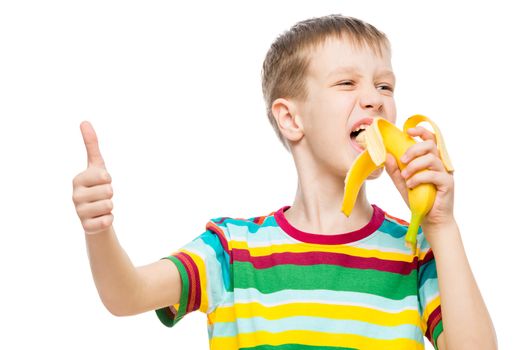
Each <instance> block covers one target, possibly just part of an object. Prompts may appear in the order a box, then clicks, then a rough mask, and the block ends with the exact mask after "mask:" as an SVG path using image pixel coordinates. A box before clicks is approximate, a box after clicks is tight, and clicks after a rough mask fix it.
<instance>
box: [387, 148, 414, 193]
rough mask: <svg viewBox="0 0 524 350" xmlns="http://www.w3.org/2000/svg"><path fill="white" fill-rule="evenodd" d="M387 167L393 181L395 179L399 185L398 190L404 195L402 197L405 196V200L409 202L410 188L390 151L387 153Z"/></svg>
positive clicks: (395, 183)
mask: <svg viewBox="0 0 524 350" xmlns="http://www.w3.org/2000/svg"><path fill="white" fill-rule="evenodd" d="M385 168H386V172H387V173H388V175H389V177H390V178H391V181H393V184H394V185H395V186H396V187H397V189H398V191H399V192H400V195H401V196H402V198H404V201H405V202H406V203H408V198H407V195H408V188H407V186H406V181H405V180H404V178H403V177H402V175H401V174H400V169H399V167H398V164H397V161H396V159H395V157H394V156H393V155H392V154H390V153H387V154H386V163H385Z"/></svg>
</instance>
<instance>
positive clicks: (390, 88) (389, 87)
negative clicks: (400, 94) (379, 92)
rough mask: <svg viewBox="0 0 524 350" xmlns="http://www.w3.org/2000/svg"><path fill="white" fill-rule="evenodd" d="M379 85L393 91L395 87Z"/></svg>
mask: <svg viewBox="0 0 524 350" xmlns="http://www.w3.org/2000/svg"><path fill="white" fill-rule="evenodd" d="M379 87H383V88H385V89H386V90H389V91H393V88H392V87H391V86H389V85H379Z"/></svg>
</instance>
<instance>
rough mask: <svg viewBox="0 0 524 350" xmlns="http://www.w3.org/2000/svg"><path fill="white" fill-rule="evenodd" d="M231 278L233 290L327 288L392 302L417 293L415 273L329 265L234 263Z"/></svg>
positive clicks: (267, 290)
mask: <svg viewBox="0 0 524 350" xmlns="http://www.w3.org/2000/svg"><path fill="white" fill-rule="evenodd" d="M233 275H234V276H237V277H236V278H235V288H253V287H256V288H258V290H259V291H260V292H262V293H274V292H277V291H281V290H285V289H296V290H300V289H305V290H314V289H328V290H334V291H354V292H362V293H368V294H375V295H380V296H384V297H386V298H390V299H395V300H400V299H403V298H405V297H407V296H411V295H416V293H417V270H413V271H411V273H410V274H409V275H401V274H397V273H392V272H385V271H377V270H372V269H355V268H348V267H342V266H336V265H328V264H317V265H310V266H302V265H292V264H285V265H277V266H273V267H270V268H266V269H256V268H254V267H253V265H252V264H251V263H250V262H238V261H234V263H233Z"/></svg>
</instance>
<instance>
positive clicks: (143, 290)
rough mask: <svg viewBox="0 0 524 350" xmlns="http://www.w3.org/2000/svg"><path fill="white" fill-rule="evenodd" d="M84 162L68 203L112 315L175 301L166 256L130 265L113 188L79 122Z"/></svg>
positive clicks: (177, 288)
mask: <svg viewBox="0 0 524 350" xmlns="http://www.w3.org/2000/svg"><path fill="white" fill-rule="evenodd" d="M80 129H81V132H82V136H83V138H84V143H85V145H86V150H87V157H88V167H87V169H86V170H85V171H83V172H81V173H79V174H78V175H77V176H76V177H75V178H74V179H73V202H74V204H75V209H76V212H77V214H78V217H79V218H80V221H81V222H82V226H83V228H84V231H85V239H86V245H87V253H88V257H89V263H90V266H91V272H92V274H93V279H94V281H95V285H96V288H97V290H98V294H99V295H100V299H101V300H102V302H103V304H104V305H105V307H106V308H107V309H108V310H109V311H110V312H111V313H112V314H114V315H117V316H128V315H135V314H138V313H142V312H145V311H151V310H156V309H159V308H162V307H165V306H168V305H173V304H177V303H179V300H180V294H181V288H182V286H181V278H180V274H179V272H178V269H177V268H176V266H175V265H174V264H173V263H172V262H171V261H169V260H167V259H161V260H159V261H156V262H153V263H151V264H149V265H145V266H140V267H135V266H134V265H133V263H132V262H131V260H130V259H129V257H128V255H127V254H126V252H125V251H124V249H123V248H122V247H121V246H120V244H119V242H118V239H117V237H116V234H115V231H114V229H113V225H112V223H113V214H111V210H112V209H113V204H112V201H111V198H112V196H113V190H112V186H111V176H110V175H109V173H108V172H107V170H106V167H105V164H104V161H103V159H102V155H101V154H100V150H99V148H98V140H97V137H96V134H95V131H94V129H93V128H92V126H91V124H90V123H89V122H82V123H81V124H80Z"/></svg>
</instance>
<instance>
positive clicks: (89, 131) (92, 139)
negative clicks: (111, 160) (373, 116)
mask: <svg viewBox="0 0 524 350" xmlns="http://www.w3.org/2000/svg"><path fill="white" fill-rule="evenodd" d="M80 131H81V132H82V137H83V138H84V144H85V145H86V150H87V166H88V167H90V166H94V167H98V168H104V169H105V168H106V165H105V163H104V159H103V158H102V154H101V153H100V149H99V148H98V138H97V137H96V133H95V129H93V127H92V126H91V123H90V122H88V121H83V122H82V123H80Z"/></svg>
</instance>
